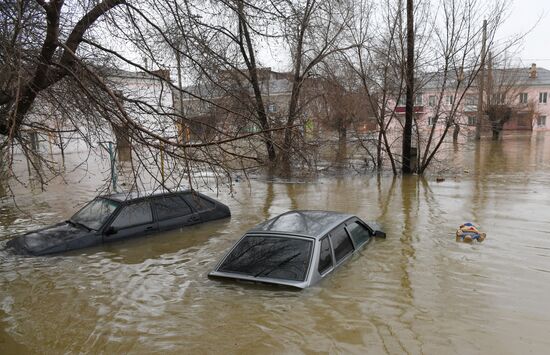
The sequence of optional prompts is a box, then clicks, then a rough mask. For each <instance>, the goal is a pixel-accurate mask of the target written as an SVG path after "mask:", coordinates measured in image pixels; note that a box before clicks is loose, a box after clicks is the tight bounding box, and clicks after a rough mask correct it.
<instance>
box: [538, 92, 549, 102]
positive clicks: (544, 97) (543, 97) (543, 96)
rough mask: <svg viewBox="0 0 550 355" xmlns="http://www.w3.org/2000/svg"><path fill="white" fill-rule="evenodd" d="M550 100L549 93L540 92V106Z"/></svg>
mask: <svg viewBox="0 0 550 355" xmlns="http://www.w3.org/2000/svg"><path fill="white" fill-rule="evenodd" d="M547 100H548V93H547V92H540V93H539V104H545V103H546V101H547Z"/></svg>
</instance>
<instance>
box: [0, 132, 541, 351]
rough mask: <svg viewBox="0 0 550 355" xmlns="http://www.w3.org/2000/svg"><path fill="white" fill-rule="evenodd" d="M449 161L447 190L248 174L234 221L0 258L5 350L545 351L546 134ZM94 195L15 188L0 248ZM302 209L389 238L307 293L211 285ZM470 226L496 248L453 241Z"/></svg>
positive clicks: (425, 182) (389, 181)
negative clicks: (231, 253)
mask: <svg viewBox="0 0 550 355" xmlns="http://www.w3.org/2000/svg"><path fill="white" fill-rule="evenodd" d="M449 154H451V155H452V161H453V162H454V164H455V165H456V169H454V170H453V172H450V173H447V174H446V175H445V181H444V182H441V183H437V182H436V181H435V177H434V176H431V177H428V178H427V179H422V178H418V177H414V176H413V177H407V178H403V179H401V178H398V179H393V178H392V177H391V176H382V177H377V176H357V175H356V176H350V177H341V178H322V179H318V180H314V181H309V182H307V183H292V184H288V183H269V182H265V181H260V180H251V181H250V182H249V183H247V182H240V183H237V184H236V185H235V195H234V197H229V196H228V195H227V193H226V191H224V190H222V191H220V195H219V198H220V199H221V200H222V201H224V202H225V203H227V204H228V205H230V207H231V209H232V213H233V216H232V217H231V219H228V220H223V221H216V222H213V223H209V224H205V225H201V226H195V227H191V228H186V229H182V230H177V231H173V232H170V233H166V234H161V235H156V236H152V237H146V238H139V239H135V240H128V241H122V242H118V243H113V244H108V245H104V246H100V247H95V248H90V249H85V250H81V251H75V252H72V253H69V254H66V255H58V256H53V257H38V258H23V257H17V256H13V255H11V254H9V253H7V252H6V251H0V353H2V354H10V353H189V354H191V353H199V354H200V353H220V354H228V353H234V354H237V353H238V354H241V353H245V354H247V353H261V354H263V353H317V352H328V353H361V354H363V353H369V354H403V353H407V354H474V353H482V354H524V353H534V354H546V353H548V351H549V349H550V301H549V300H550V192H549V187H550V134H540V133H539V134H533V135H532V136H529V135H518V136H512V137H505V139H504V140H503V141H502V142H501V143H492V142H489V141H484V142H482V143H481V145H479V146H476V145H471V146H462V147H460V148H459V149H458V150H457V151H453V150H452V149H449ZM464 170H466V171H467V172H464ZM96 186H97V182H95V180H94V178H86V179H80V177H79V178H75V179H74V181H73V180H70V179H69V181H68V184H62V183H57V184H56V183H53V182H52V183H50V186H49V187H48V190H47V192H40V191H37V190H32V189H30V190H24V189H22V188H20V191H17V192H18V195H19V197H18V199H17V203H18V207H19V209H18V208H16V207H15V206H14V202H13V201H12V200H11V199H9V198H4V199H2V200H0V247H1V246H2V245H3V244H5V241H6V240H7V239H8V238H9V236H10V235H12V234H14V233H17V232H22V231H25V230H29V229H33V228H36V227H40V226H43V225H47V224H50V223H54V222H56V221H59V220H63V219H66V218H67V217H69V216H70V215H71V214H72V212H74V210H75V209H76V208H77V207H78V206H79V205H80V204H82V203H83V202H85V201H86V200H88V199H89V198H92V197H93V196H94V194H95V188H96ZM211 195H212V194H211ZM297 208H298V209H332V210H340V211H346V212H351V213H355V214H357V215H359V216H362V217H364V218H365V219H367V220H377V221H378V222H379V223H380V224H381V225H383V226H384V229H385V230H386V232H387V234H388V238H387V239H386V240H376V241H375V242H374V243H371V244H370V245H369V246H368V247H367V248H366V249H364V250H363V251H361V252H360V253H359V254H358V255H356V256H355V257H354V258H353V259H352V260H351V261H350V262H348V263H346V264H345V265H344V266H343V267H342V268H340V269H338V270H337V271H336V272H335V273H333V274H332V275H331V276H330V277H328V278H327V279H326V280H324V281H322V282H321V283H319V284H318V285H316V286H315V287H312V288H310V289H306V290H302V291H292V290H288V289H282V288H277V287H267V286H257V285H249V284H239V283H233V282H220V281H216V280H210V279H208V278H207V273H208V272H209V271H210V270H211V269H212V268H213V267H214V266H215V263H216V262H217V260H218V259H219V258H220V257H221V256H222V255H223V253H224V252H225V251H226V250H227V248H229V247H230V246H231V245H232V244H233V242H234V241H236V240H237V239H238V238H239V237H240V235H241V234H242V233H243V232H244V231H246V230H247V229H248V228H250V227H252V226H253V225H254V224H256V223H259V222H260V221H262V220H264V219H266V218H270V217H272V216H275V215H277V214H279V213H281V212H284V211H287V210H289V209H297ZM29 214H30V215H31V216H29ZM31 217H32V218H31ZM465 221H474V222H476V223H478V224H479V225H480V226H481V227H482V229H483V230H484V231H486V232H487V234H488V238H487V240H486V241H485V242H483V243H481V244H472V245H468V244H461V243H457V242H455V238H454V233H455V230H456V228H457V226H458V225H459V224H461V223H463V222H465Z"/></svg>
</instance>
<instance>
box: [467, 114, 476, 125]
mask: <svg viewBox="0 0 550 355" xmlns="http://www.w3.org/2000/svg"><path fill="white" fill-rule="evenodd" d="M476 123H477V117H476V116H468V126H475V125H476Z"/></svg>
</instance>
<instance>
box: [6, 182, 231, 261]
mask: <svg viewBox="0 0 550 355" xmlns="http://www.w3.org/2000/svg"><path fill="white" fill-rule="evenodd" d="M230 215H231V213H230V211H229V207H227V206H226V205H224V204H223V203H221V202H218V201H216V200H214V199H212V198H210V197H208V196H205V195H203V194H201V193H198V192H196V191H191V190H185V191H178V192H159V193H154V194H151V193H145V194H143V195H139V194H136V193H130V194H126V193H118V194H112V195H107V196H100V197H97V198H96V199H94V200H93V201H91V202H89V203H88V204H87V205H86V206H84V207H83V208H82V209H81V210H80V211H78V212H77V213H76V214H75V215H74V216H72V217H71V218H70V219H69V220H67V221H65V222H62V223H58V224H55V225H53V226H49V227H46V228H43V229H39V230H36V231H31V232H28V233H25V234H23V235H20V236H17V237H15V238H13V239H11V240H10V241H8V243H7V247H8V248H12V249H14V250H15V251H16V252H19V253H22V254H31V255H44V254H53V253H60V252H64V251H68V250H73V249H79V248H85V247H89V246H92V245H97V244H101V243H104V242H110V241H114V240H120V239H123V238H129V237H136V236H142V235H146V234H151V233H155V232H159V231H165V230H170V229H175V228H180V227H184V226H189V225H193V224H197V223H203V222H208V221H212V220H216V219H220V218H226V217H229V216H230Z"/></svg>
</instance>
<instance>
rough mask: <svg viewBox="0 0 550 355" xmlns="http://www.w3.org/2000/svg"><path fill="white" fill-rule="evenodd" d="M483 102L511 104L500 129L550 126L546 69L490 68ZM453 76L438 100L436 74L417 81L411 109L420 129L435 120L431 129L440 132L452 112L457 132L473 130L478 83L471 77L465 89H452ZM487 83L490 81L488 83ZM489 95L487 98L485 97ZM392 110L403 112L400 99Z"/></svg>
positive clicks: (485, 127)
mask: <svg viewBox="0 0 550 355" xmlns="http://www.w3.org/2000/svg"><path fill="white" fill-rule="evenodd" d="M487 77H488V80H487V81H486V89H488V90H489V92H491V94H490V97H487V94H485V97H484V103H485V105H486V104H487V102H488V101H490V102H491V103H492V104H493V105H502V106H508V107H511V108H512V115H511V117H510V119H509V120H508V121H507V122H506V123H505V124H504V127H503V130H533V131H545V130H550V101H549V100H550V97H549V96H550V71H549V70H547V69H544V68H537V66H536V64H533V65H532V66H531V68H510V69H494V70H492V71H490V72H488V73H487ZM456 82H457V81H456V79H454V80H452V79H448V82H447V85H446V87H447V88H446V89H445V90H444V91H443V98H441V103H439V100H440V94H441V86H442V84H441V81H440V80H438V78H437V76H434V78H432V79H429V80H427V81H426V82H425V83H424V84H420V85H419V89H418V91H419V93H418V94H417V95H416V99H415V108H414V111H415V113H416V114H417V123H418V128H419V130H420V131H424V132H426V131H430V129H431V127H432V125H433V124H436V129H435V131H436V132H438V133H440V132H442V130H443V129H444V126H445V123H446V122H447V120H446V117H449V116H451V115H454V118H455V119H454V122H456V123H457V124H458V126H459V127H460V131H461V132H464V131H466V132H470V133H471V132H473V131H475V126H476V122H477V117H478V112H477V103H478V87H477V82H478V81H477V80H474V82H473V85H471V86H470V87H469V88H468V89H467V90H466V91H464V89H460V87H459V89H456ZM489 83H490V84H489ZM489 99H490V100H489ZM438 104H439V105H440V109H439V118H438V120H437V122H435V118H434V116H436V111H437V110H436V107H437V106H438ZM395 112H396V113H397V115H398V117H399V116H404V115H405V105H404V99H403V100H400V102H399V103H398V105H397V107H396V110H395ZM482 128H483V132H490V131H491V124H490V121H489V120H488V118H487V117H485V118H484V119H483V121H482Z"/></svg>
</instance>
